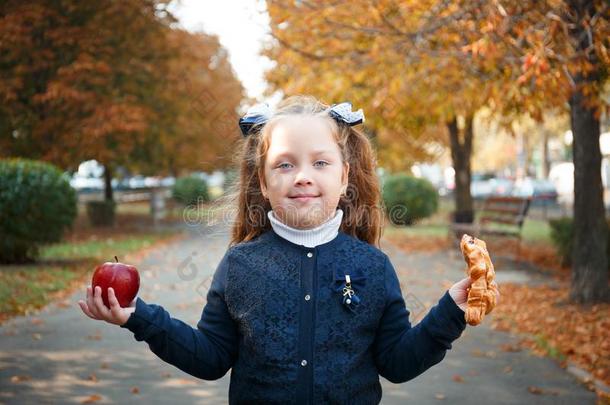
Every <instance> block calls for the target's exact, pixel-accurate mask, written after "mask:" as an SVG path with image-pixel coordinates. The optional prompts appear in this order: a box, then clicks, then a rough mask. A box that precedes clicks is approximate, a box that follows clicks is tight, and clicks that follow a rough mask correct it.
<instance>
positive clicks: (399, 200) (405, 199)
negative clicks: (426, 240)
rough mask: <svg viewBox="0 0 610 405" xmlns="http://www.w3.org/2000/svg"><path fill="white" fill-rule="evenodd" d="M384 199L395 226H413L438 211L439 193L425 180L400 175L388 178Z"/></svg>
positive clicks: (385, 184)
mask: <svg viewBox="0 0 610 405" xmlns="http://www.w3.org/2000/svg"><path fill="white" fill-rule="evenodd" d="M382 198H383V201H384V205H385V210H386V214H387V215H388V218H389V219H390V221H391V222H392V223H393V224H394V225H412V224H413V223H415V222H416V221H418V220H420V219H423V218H427V217H429V216H430V215H432V214H434V213H435V212H436V210H437V209H438V193H437V191H436V189H435V188H434V186H433V185H432V184H431V183H430V182H429V181H428V180H425V179H419V178H416V177H412V176H409V175H407V174H405V173H398V174H394V175H390V176H388V177H387V178H386V179H385V181H384V184H383V190H382Z"/></svg>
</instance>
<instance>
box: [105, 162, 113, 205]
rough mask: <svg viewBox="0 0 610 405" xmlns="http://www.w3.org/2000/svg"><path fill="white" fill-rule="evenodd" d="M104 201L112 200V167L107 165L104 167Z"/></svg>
mask: <svg viewBox="0 0 610 405" xmlns="http://www.w3.org/2000/svg"><path fill="white" fill-rule="evenodd" d="M104 200H106V201H112V200H114V196H113V193H112V167H111V166H110V165H109V164H105V165H104Z"/></svg>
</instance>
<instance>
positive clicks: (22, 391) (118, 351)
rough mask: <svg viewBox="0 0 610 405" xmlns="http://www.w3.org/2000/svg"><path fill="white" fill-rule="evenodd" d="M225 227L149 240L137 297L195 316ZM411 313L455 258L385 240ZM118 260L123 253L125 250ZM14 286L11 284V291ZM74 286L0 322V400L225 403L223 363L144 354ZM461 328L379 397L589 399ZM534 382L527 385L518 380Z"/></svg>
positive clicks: (566, 380)
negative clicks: (93, 312) (66, 294)
mask: <svg viewBox="0 0 610 405" xmlns="http://www.w3.org/2000/svg"><path fill="white" fill-rule="evenodd" d="M227 232H228V229H226V228H221V227H207V228H191V229H190V232H189V237H188V238H186V239H184V240H180V241H178V242H174V243H172V244H170V245H166V246H164V247H162V248H159V249H157V250H155V251H153V252H151V253H150V254H149V255H147V256H146V257H145V258H143V259H141V260H139V261H138V262H135V263H134V264H135V265H136V266H137V267H138V268H139V269H140V274H141V277H142V289H141V292H140V294H141V297H142V298H143V299H144V300H146V301H147V302H150V303H158V304H160V305H163V306H164V307H165V308H166V309H167V310H168V311H169V312H170V313H171V314H172V316H174V317H177V318H180V319H182V320H184V321H185V322H187V323H190V324H191V325H195V324H196V323H197V321H198V320H199V317H200V315H201V310H202V307H203V304H204V297H205V290H206V288H207V286H208V284H209V280H210V278H209V277H210V276H211V275H212V274H213V272H214V270H215V268H216V265H217V264H218V262H219V261H220V259H221V258H222V256H223V254H224V252H225V251H226V248H227V244H228V233H227ZM382 249H383V250H384V251H385V252H387V253H388V254H389V255H390V257H391V259H392V263H393V264H394V266H395V268H396V269H397V272H398V274H399V276H400V278H401V282H402V283H403V286H404V287H403V293H404V294H405V297H406V299H407V302H408V303H409V306H410V307H411V308H413V310H412V312H413V314H412V315H414V316H415V317H416V320H419V319H421V317H422V316H423V315H424V314H425V312H426V311H427V308H429V307H430V306H431V305H434V303H435V302H436V301H437V300H438V298H440V296H441V295H442V293H443V291H444V290H445V288H446V287H447V285H450V284H451V282H453V281H457V280H459V279H460V278H462V274H463V273H462V270H463V267H464V264H463V261H462V259H461V257H458V256H457V255H453V257H452V255H449V254H447V253H436V254H423V253H414V254H405V253H404V252H402V251H400V250H398V249H396V248H395V247H393V246H392V245H389V244H388V243H385V244H384V245H383V246H382ZM125 261H128V257H126V258H125ZM499 264H500V263H497V264H496V268H497V273H498V277H497V278H498V282H499V283H500V285H501V283H502V281H503V280H507V279H510V280H511V281H524V282H535V281H536V280H535V279H531V278H530V276H528V275H527V274H525V273H524V272H523V271H520V270H511V265H510V263H506V264H502V265H501V266H499ZM16 293H18V292H16ZM83 294H84V286H83V288H82V291H77V292H76V293H75V294H74V295H73V296H72V297H70V298H69V299H68V300H67V302H58V303H53V304H51V305H49V306H48V307H46V308H45V309H44V310H42V311H41V312H40V313H39V314H36V315H34V316H27V317H18V318H14V319H12V320H10V321H8V322H7V323H5V324H4V325H2V326H0V404H3V403H6V404H47V403H48V404H51V403H52V404H64V403H83V402H86V401H90V402H91V403H99V404H103V403H117V404H124V403H131V402H136V401H143V402H145V403H150V404H168V403H172V404H193V403H201V404H223V403H227V399H228V388H229V378H230V372H229V373H227V375H225V376H224V377H223V378H221V379H220V380H217V381H203V380H198V379H195V378H193V377H191V376H189V375H187V374H185V373H183V372H181V371H180V370H178V369H176V368H174V367H173V366H171V365H168V364H165V363H164V362H162V361H161V360H159V359H158V358H157V357H156V356H155V355H154V354H152V353H151V352H150V351H149V350H148V347H147V345H146V344H145V343H138V342H136V341H135V340H134V339H133V335H132V334H131V333H130V332H129V331H127V330H124V329H121V328H119V327H116V326H114V325H110V324H106V323H102V322H95V321H92V320H90V319H89V318H86V317H85V316H84V315H83V314H82V312H81V311H80V309H79V308H78V305H77V301H78V299H80V298H82V296H83ZM490 320H491V319H487V320H486V322H485V323H484V324H483V325H481V326H478V327H476V328H471V327H469V328H467V329H466V331H465V333H464V334H463V336H462V337H461V338H460V339H459V340H458V341H456V342H455V344H454V348H453V350H451V351H450V352H448V354H447V356H446V357H445V359H444V360H443V362H442V363H440V364H439V365H437V366H435V367H433V368H431V369H430V370H428V371H427V372H426V373H424V374H423V375H421V376H419V377H418V378H416V379H415V380H413V381H410V382H407V383H404V384H392V383H390V382H388V381H386V380H385V379H383V378H382V379H381V380H382V385H383V390H384V395H383V400H382V404H404V403H413V404H432V403H434V404H437V403H439V402H442V401H443V400H445V401H446V402H447V403H451V404H471V403H473V402H481V403H494V404H523V403H536V404H554V405H559V404H592V403H594V400H595V396H594V394H593V393H592V392H590V391H588V390H587V389H586V388H585V387H584V386H582V385H581V384H579V383H578V382H576V381H575V380H574V379H573V378H572V377H571V376H570V375H569V374H567V373H566V372H565V371H564V370H562V369H561V368H560V367H558V366H557V365H556V364H555V362H553V361H552V360H549V359H541V358H538V357H534V356H532V355H530V354H528V353H527V352H526V351H517V352H506V351H502V350H501V349H500V347H501V345H503V344H513V345H514V344H516V342H517V341H518V339H519V338H518V337H516V336H512V335H509V334H507V333H502V332H496V331H493V330H491V329H490V328H489V326H488V325H489V323H490V322H489V321H490ZM530 386H532V387H537V388H540V389H542V392H543V394H534V393H531V392H529V391H528V387H530Z"/></svg>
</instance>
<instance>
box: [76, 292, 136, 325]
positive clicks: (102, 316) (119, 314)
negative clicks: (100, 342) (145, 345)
mask: <svg viewBox="0 0 610 405" xmlns="http://www.w3.org/2000/svg"><path fill="white" fill-rule="evenodd" d="M108 302H109V304H110V308H108V307H107V306H106V305H104V301H102V288H101V287H100V286H96V287H95V291H94V292H93V293H92V291H91V286H89V287H87V300H86V301H83V300H79V301H78V305H80V308H81V309H82V310H83V312H84V313H85V315H87V316H88V317H89V318H91V319H96V320H98V321H106V322H108V323H112V324H114V325H123V324H125V322H127V320H128V319H129V316H130V315H131V314H132V312H134V311H135V310H136V299H135V298H134V300H133V301H132V302H131V304H129V306H128V307H127V308H122V307H121V306H120V305H119V301H118V300H117V298H116V295H114V289H113V288H112V287H110V288H108Z"/></svg>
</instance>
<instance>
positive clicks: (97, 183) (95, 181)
mask: <svg viewBox="0 0 610 405" xmlns="http://www.w3.org/2000/svg"><path fill="white" fill-rule="evenodd" d="M70 185H71V186H72V188H74V189H75V190H76V191H77V192H79V193H88V192H95V191H100V190H103V189H104V179H103V178H99V177H82V176H79V175H78V174H75V175H74V176H73V177H72V179H70Z"/></svg>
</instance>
